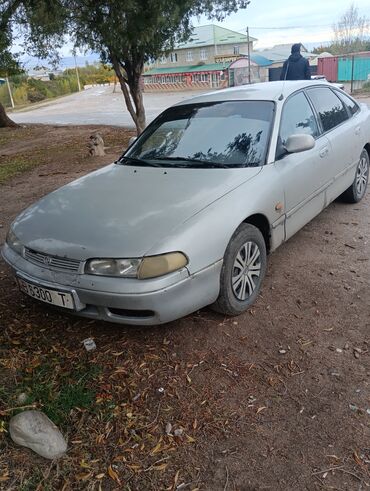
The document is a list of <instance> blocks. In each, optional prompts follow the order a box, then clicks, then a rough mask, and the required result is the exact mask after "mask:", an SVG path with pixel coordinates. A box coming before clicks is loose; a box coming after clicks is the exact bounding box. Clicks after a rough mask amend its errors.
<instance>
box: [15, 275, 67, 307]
mask: <svg viewBox="0 0 370 491" xmlns="http://www.w3.org/2000/svg"><path fill="white" fill-rule="evenodd" d="M17 280H18V285H19V288H20V289H21V291H22V292H24V293H26V294H27V295H29V296H30V297H33V298H35V299H36V300H41V302H45V303H49V304H51V305H57V306H58V307H64V308H65V309H71V310H74V308H75V307H74V302H73V297H72V295H71V294H70V293H66V292H59V291H57V290H50V289H49V288H44V287H41V286H37V285H34V284H32V283H28V281H24V280H23V279H21V278H17Z"/></svg>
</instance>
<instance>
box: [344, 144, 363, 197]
mask: <svg viewBox="0 0 370 491" xmlns="http://www.w3.org/2000/svg"><path fill="white" fill-rule="evenodd" d="M369 164H370V159H369V154H368V153H367V151H366V150H365V149H363V150H362V152H361V156H360V160H359V161H358V164H357V169H356V176H355V179H354V181H353V183H352V184H351V186H350V187H349V188H348V189H347V190H346V191H344V193H343V194H342V196H341V197H342V198H343V200H344V201H346V202H347V203H358V202H359V201H361V200H362V198H363V197H364V196H365V193H366V188H367V183H368V180H369Z"/></svg>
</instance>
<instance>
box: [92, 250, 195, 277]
mask: <svg viewBox="0 0 370 491" xmlns="http://www.w3.org/2000/svg"><path fill="white" fill-rule="evenodd" d="M187 263H188V260H187V258H186V256H185V255H184V254H182V253H181V252H170V253H168V254H161V255H159V256H149V257H144V258H143V259H90V260H89V261H87V263H86V266H85V273H87V274H92V275H99V276H115V277H121V278H138V279H140V280H143V279H148V278H156V277H157V276H163V275H165V274H168V273H172V272H174V271H177V270H179V269H181V268H183V267H184V266H186V265H187Z"/></svg>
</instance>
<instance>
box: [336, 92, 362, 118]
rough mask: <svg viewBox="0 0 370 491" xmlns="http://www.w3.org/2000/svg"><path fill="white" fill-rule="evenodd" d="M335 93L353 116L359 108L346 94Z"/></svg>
mask: <svg viewBox="0 0 370 491" xmlns="http://www.w3.org/2000/svg"><path fill="white" fill-rule="evenodd" d="M335 93H336V94H337V96H338V97H339V98H340V99H341V101H342V102H343V104H344V105H345V106H346V108H347V109H348V112H349V114H350V115H351V116H354V115H355V114H356V113H357V111H359V109H360V108H359V106H358V104H357V103H356V102H355V101H354V100H353V99H351V98H350V97H348V96H347V95H346V94H342V93H341V92H335Z"/></svg>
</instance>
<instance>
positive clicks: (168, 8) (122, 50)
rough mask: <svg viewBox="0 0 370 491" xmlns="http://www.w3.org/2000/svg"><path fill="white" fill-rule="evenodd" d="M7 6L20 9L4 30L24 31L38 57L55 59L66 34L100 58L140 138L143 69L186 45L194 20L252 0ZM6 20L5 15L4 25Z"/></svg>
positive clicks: (87, 0) (219, 15)
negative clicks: (177, 46) (107, 66)
mask: <svg viewBox="0 0 370 491" xmlns="http://www.w3.org/2000/svg"><path fill="white" fill-rule="evenodd" d="M3 1H5V4H7V5H8V6H9V5H10V4H12V10H13V11H14V8H15V13H13V14H12V15H11V16H10V17H9V16H8V20H7V21H6V20H5V28H6V29H7V30H8V31H9V30H10V31H12V28H14V27H20V28H21V29H22V31H23V32H22V34H23V38H24V39H25V44H26V45H27V46H29V47H30V49H32V50H33V51H34V52H37V54H38V55H39V56H41V57H42V56H44V57H47V56H50V55H53V54H55V53H56V52H57V48H58V47H59V46H61V45H62V44H63V40H64V35H65V33H66V32H68V34H69V36H70V37H71V38H72V39H73V41H74V44H75V47H79V48H85V49H90V50H93V51H95V52H98V53H100V55H101V59H102V61H103V62H104V63H110V64H111V65H112V66H113V69H114V71H115V73H116V75H117V78H118V80H119V83H120V86H121V89H122V92H123V95H124V98H125V102H126V105H127V108H128V110H129V112H130V114H131V116H132V118H133V120H134V123H135V125H136V128H137V131H138V133H140V132H141V131H142V130H143V129H144V127H145V110H144V105H143V95H142V87H141V81H140V78H141V74H142V72H143V67H144V63H145V62H146V61H147V60H149V59H152V58H157V57H158V56H160V54H161V53H162V52H164V51H169V50H171V49H172V47H173V45H174V43H175V42H176V41H180V40H185V39H187V38H188V37H189V36H190V34H191V19H192V18H193V17H194V16H199V15H206V16H208V17H209V18H210V19H211V18H214V19H217V20H222V19H223V18H224V17H225V16H227V15H228V14H230V13H232V12H236V11H237V10H238V9H239V8H246V7H247V5H248V4H249V1H250V0H215V1H211V0H104V1H96V0H53V1H52V2H50V1H47V0H3ZM2 18H3V19H2ZM4 18H5V17H4V15H2V13H0V24H1V22H2V21H4ZM3 23H4V22H3ZM13 32H14V31H13Z"/></svg>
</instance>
